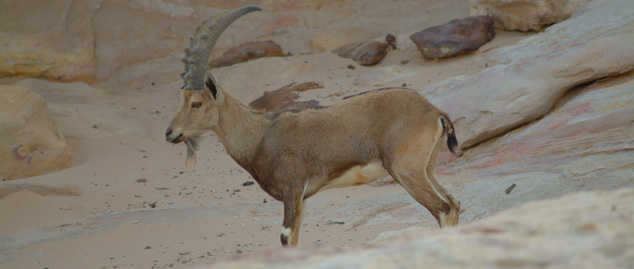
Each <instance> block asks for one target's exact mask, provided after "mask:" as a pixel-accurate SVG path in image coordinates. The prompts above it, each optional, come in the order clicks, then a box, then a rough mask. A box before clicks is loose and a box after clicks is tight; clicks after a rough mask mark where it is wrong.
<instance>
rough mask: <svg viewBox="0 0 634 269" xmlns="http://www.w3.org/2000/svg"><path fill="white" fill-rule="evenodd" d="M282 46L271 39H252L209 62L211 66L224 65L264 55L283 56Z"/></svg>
mask: <svg viewBox="0 0 634 269" xmlns="http://www.w3.org/2000/svg"><path fill="white" fill-rule="evenodd" d="M282 56H284V52H283V51H282V47H280V45H278V44H276V43H275V42H273V41H271V40H266V41H251V42H246V43H243V44H240V45H238V46H236V47H233V48H231V49H229V50H228V51H226V52H225V53H224V54H222V56H221V57H219V58H216V59H213V60H212V61H211V62H209V65H208V67H209V68H216V67H223V66H229V65H234V64H237V63H242V62H246V61H249V60H253V59H257V58H262V57H282Z"/></svg>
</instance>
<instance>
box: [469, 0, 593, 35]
mask: <svg viewBox="0 0 634 269" xmlns="http://www.w3.org/2000/svg"><path fill="white" fill-rule="evenodd" d="M588 2H590V0H471V5H470V7H469V13H470V14H471V15H490V16H492V17H493V18H495V24H496V26H497V27H500V28H502V29H505V30H520V31H539V30H540V29H542V27H544V26H546V25H550V24H553V23H558V22H561V21H564V20H566V19H568V18H569V17H570V16H571V15H572V14H573V13H574V12H575V10H577V8H579V7H580V6H582V5H584V4H586V3H588Z"/></svg>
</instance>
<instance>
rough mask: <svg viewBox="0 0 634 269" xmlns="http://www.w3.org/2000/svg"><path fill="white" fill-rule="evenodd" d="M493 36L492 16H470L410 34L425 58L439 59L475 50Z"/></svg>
mask: <svg viewBox="0 0 634 269" xmlns="http://www.w3.org/2000/svg"><path fill="white" fill-rule="evenodd" d="M494 37H495V30H494V29H493V18H492V17H490V16H472V17H468V18H465V19H459V20H453V21H450V22H449V23H447V24H444V25H439V26H434V27H431V28H427V29H425V30H422V31H420V32H418V33H414V34H412V35H411V36H410V38H411V39H412V41H414V43H416V45H417V46H418V50H419V51H420V52H421V53H422V54H423V56H425V58H427V59H441V58H447V57H452V56H455V55H458V54H461V53H465V52H470V51H474V50H477V49H478V48H480V46H482V45H484V44H486V43H487V42H489V41H491V40H492V39H493V38H494Z"/></svg>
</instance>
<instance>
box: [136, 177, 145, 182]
mask: <svg viewBox="0 0 634 269" xmlns="http://www.w3.org/2000/svg"><path fill="white" fill-rule="evenodd" d="M146 182H147V179H146V178H139V179H137V180H136V183H146Z"/></svg>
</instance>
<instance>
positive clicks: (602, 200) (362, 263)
mask: <svg viewBox="0 0 634 269" xmlns="http://www.w3.org/2000/svg"><path fill="white" fill-rule="evenodd" d="M633 200H634V189H632V188H624V189H620V190H616V191H610V192H606V191H594V192H583V193H577V194H573V195H569V196H565V197H563V198H559V199H555V200H545V201H539V202H533V203H529V204H526V205H524V206H521V207H518V208H514V209H510V210H506V211H502V212H499V213H498V214H496V215H495V216H492V217H489V218H486V219H482V220H480V221H477V222H473V223H469V224H466V225H461V226H458V227H455V228H447V229H443V230H441V231H423V232H416V233H410V234H408V236H406V237H402V238H399V239H393V240H390V241H389V242H383V243H379V244H372V245H367V246H365V247H357V248H348V249H338V248H335V249H333V248H332V247H326V246H323V247H313V248H301V247H300V248H295V249H281V250H277V251H269V252H263V253H258V254H253V255H250V256H248V257H246V258H244V259H240V260H237V261H228V262H223V263H217V264H214V265H213V267H210V268H226V269H228V268H264V267H274V268H420V267H421V266H424V267H432V268H441V267H442V268H465V267H475V268H508V267H545V266H549V267H581V268H627V267H630V266H631V265H632V262H633V261H634V254H633V253H632V252H631V251H626V250H627V249H630V248H631V246H632V241H633V240H634V229H632V222H633V221H634V215H633V214H631V212H632V210H634V203H632V201H633Z"/></svg>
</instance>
